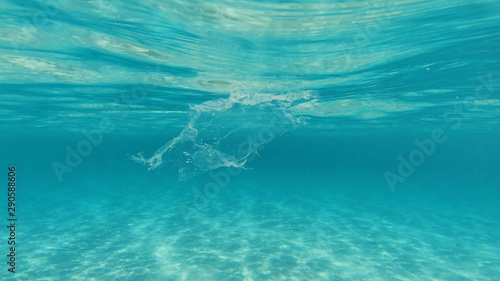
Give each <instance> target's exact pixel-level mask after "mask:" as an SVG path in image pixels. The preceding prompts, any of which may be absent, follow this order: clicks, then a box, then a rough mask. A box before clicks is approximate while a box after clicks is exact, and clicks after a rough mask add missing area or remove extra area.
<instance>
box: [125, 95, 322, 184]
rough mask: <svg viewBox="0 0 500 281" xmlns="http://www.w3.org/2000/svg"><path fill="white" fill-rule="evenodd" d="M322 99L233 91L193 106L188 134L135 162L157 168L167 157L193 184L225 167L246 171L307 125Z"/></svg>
mask: <svg viewBox="0 0 500 281" xmlns="http://www.w3.org/2000/svg"><path fill="white" fill-rule="evenodd" d="M316 102H317V99H315V98H314V95H312V94H311V92H309V91H305V92H298V93H287V94H269V93H266V94H259V93H255V94H248V93H242V92H233V93H231V95H230V96H229V97H227V98H221V99H217V100H210V101H206V102H204V103H201V104H198V105H193V106H190V110H191V111H192V113H193V114H192V117H191V120H190V121H189V123H188V124H187V125H186V126H185V127H184V129H183V130H182V132H181V133H180V134H179V135H178V136H176V137H175V138H173V139H171V140H170V141H168V142H167V143H166V144H165V145H163V146H162V147H160V148H159V149H158V150H157V151H156V152H155V153H154V154H153V156H151V157H150V158H146V157H144V155H143V152H141V153H138V154H136V155H133V156H131V157H130V158H131V159H132V160H134V161H136V162H138V163H142V164H144V165H147V166H149V170H153V169H157V168H158V167H160V166H161V165H162V164H164V162H165V160H166V159H165V158H166V157H165V155H166V154H168V155H169V157H168V160H169V161H170V162H172V163H171V164H172V165H173V166H174V167H177V168H178V172H179V178H180V179H188V178H190V177H192V176H196V175H198V174H200V173H204V172H207V171H210V170H213V169H217V168H220V167H236V168H242V167H244V165H245V163H246V162H247V161H248V159H249V157H251V156H252V155H255V154H256V153H257V152H258V150H259V149H261V148H262V146H263V145H264V144H266V143H268V142H270V141H272V140H273V139H274V138H275V137H277V136H280V135H282V134H284V133H285V132H287V131H289V130H291V129H294V128H296V127H297V126H300V125H304V124H306V120H307V117H304V116H301V114H300V112H301V110H303V109H304V108H310V107H314V105H315V104H316Z"/></svg>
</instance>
